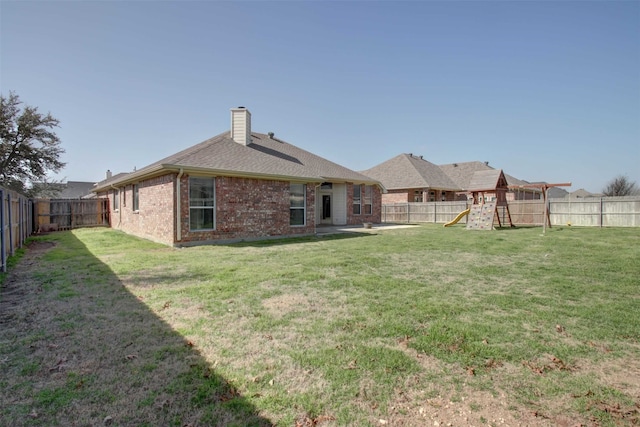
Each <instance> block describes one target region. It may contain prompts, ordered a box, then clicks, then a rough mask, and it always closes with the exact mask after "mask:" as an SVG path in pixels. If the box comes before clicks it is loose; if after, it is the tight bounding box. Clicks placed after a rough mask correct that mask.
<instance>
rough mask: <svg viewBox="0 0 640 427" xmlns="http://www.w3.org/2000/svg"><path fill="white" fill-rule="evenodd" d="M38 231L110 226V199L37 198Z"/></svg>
mask: <svg viewBox="0 0 640 427" xmlns="http://www.w3.org/2000/svg"><path fill="white" fill-rule="evenodd" d="M35 212H36V214H35V215H36V219H37V227H38V229H37V230H38V231H41V232H46V231H56V230H71V229H73V228H80V227H96V226H109V199H106V198H105V199H36V201H35Z"/></svg>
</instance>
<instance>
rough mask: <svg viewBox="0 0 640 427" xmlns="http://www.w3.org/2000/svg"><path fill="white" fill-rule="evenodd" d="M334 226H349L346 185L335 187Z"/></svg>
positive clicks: (335, 185)
mask: <svg viewBox="0 0 640 427" xmlns="http://www.w3.org/2000/svg"><path fill="white" fill-rule="evenodd" d="M333 198H334V200H333V206H334V214H333V215H334V224H335V225H346V224H347V210H348V208H349V206H348V205H347V186H346V185H345V184H334V185H333Z"/></svg>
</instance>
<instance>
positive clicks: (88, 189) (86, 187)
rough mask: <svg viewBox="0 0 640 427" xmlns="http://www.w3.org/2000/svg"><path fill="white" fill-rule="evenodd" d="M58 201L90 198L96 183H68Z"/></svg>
mask: <svg viewBox="0 0 640 427" xmlns="http://www.w3.org/2000/svg"><path fill="white" fill-rule="evenodd" d="M63 185H64V188H63V189H62V191H61V192H60V194H58V196H56V198H57V199H82V198H85V197H87V196H90V195H91V193H92V192H93V186H94V185H95V182H84V181H67V183H66V184H63Z"/></svg>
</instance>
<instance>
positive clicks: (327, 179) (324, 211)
mask: <svg viewBox="0 0 640 427" xmlns="http://www.w3.org/2000/svg"><path fill="white" fill-rule="evenodd" d="M383 189H384V188H383V187H382V185H381V184H380V183H379V182H378V181H376V180H373V179H371V178H369V177H367V176H365V175H362V174H360V173H358V172H355V171H352V170H350V169H347V168H345V167H343V166H340V165H338V164H336V163H333V162H331V161H329V160H326V159H324V158H322V157H319V156H317V155H315V154H312V153H310V152H308V151H305V150H303V149H301V148H298V147H296V146H294V145H291V144H289V143H287V142H284V141H282V140H280V139H277V138H276V137H275V136H274V134H273V133H271V132H270V133H269V134H262V133H255V132H252V130H251V114H250V113H249V111H248V110H247V109H246V108H244V107H238V108H234V109H232V110H231V131H230V132H225V133H222V134H220V135H218V136H215V137H213V138H211V139H208V140H206V141H204V142H201V143H200V144H197V145H194V146H192V147H189V148H187V149H185V150H182V151H180V152H178V153H176V154H173V155H171V156H169V157H167V158H164V159H162V160H159V161H157V162H155V163H152V164H150V165H148V166H146V167H144V168H142V169H138V170H137V171H135V172H132V173H129V174H124V175H123V176H121V175H117V176H114V177H111V178H109V179H106V180H104V181H102V182H99V183H98V184H97V185H96V187H95V188H94V191H95V192H96V193H97V194H98V196H99V197H109V199H110V200H111V223H112V227H114V228H117V229H121V230H123V231H125V232H127V233H130V234H134V235H137V236H140V237H145V238H148V239H151V240H154V241H158V242H162V243H165V244H168V245H175V246H188V245H194V244H206V243H213V242H228V241H238V240H254V239H263V238H271V237H285V236H301V235H311V234H314V233H315V231H316V226H318V225H321V224H328V225H358V224H362V223H365V222H372V223H379V222H380V220H381V201H382V200H381V194H382V191H383Z"/></svg>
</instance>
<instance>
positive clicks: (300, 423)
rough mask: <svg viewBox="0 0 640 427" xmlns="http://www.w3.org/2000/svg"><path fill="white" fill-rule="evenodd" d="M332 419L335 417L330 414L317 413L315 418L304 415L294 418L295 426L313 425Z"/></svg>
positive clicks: (310, 426) (309, 426)
mask: <svg viewBox="0 0 640 427" xmlns="http://www.w3.org/2000/svg"><path fill="white" fill-rule="evenodd" d="M333 420H335V417H332V416H331V415H319V416H317V417H316V418H310V417H308V416H304V417H302V418H299V419H297V420H296V424H295V427H315V426H317V425H320V423H323V422H325V421H333Z"/></svg>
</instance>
